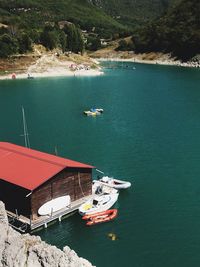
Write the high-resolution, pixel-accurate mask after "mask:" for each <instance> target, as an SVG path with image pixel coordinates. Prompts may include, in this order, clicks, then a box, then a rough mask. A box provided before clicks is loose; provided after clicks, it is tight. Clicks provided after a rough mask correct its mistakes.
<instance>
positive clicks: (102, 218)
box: [82, 209, 118, 226]
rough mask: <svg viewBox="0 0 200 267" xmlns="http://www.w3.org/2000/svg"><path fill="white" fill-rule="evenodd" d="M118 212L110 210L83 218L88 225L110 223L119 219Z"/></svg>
mask: <svg viewBox="0 0 200 267" xmlns="http://www.w3.org/2000/svg"><path fill="white" fill-rule="evenodd" d="M117 213H118V210H117V209H110V210H105V211H102V212H96V213H92V214H88V215H85V216H83V217H82V219H83V220H87V223H86V225H89V226H90V225H94V224H98V223H103V222H109V221H111V220H113V219H114V218H116V217H117Z"/></svg>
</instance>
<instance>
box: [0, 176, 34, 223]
mask: <svg viewBox="0 0 200 267" xmlns="http://www.w3.org/2000/svg"><path fill="white" fill-rule="evenodd" d="M29 193H30V191H29V190H27V189H25V188H22V187H20V186H17V185H14V184H11V183H8V182H6V181H3V180H0V199H1V201H3V202H4V203H5V207H6V210H8V211H11V212H13V213H15V214H16V215H23V216H26V217H28V218H29V217H30V214H31V202H30V198H29V197H27V195H28V194H29Z"/></svg>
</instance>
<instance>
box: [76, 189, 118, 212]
mask: <svg viewBox="0 0 200 267" xmlns="http://www.w3.org/2000/svg"><path fill="white" fill-rule="evenodd" d="M118 196H119V194H118V193H114V194H102V195H94V196H93V197H92V198H90V199H89V200H87V201H86V202H85V203H83V204H82V205H81V206H80V207H79V213H80V214H81V215H88V214H91V213H96V212H101V211H105V210H108V209H110V208H111V207H112V206H113V205H114V204H115V202H116V201H117V199H118Z"/></svg>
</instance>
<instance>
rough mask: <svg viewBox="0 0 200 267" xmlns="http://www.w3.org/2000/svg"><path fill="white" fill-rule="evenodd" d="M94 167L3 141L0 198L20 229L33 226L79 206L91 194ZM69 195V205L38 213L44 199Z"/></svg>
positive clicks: (59, 217) (0, 149) (0, 158)
mask: <svg viewBox="0 0 200 267" xmlns="http://www.w3.org/2000/svg"><path fill="white" fill-rule="evenodd" d="M92 169H93V166H90V165H87V164H83V163H80V162H77V161H73V160H70V159H66V158H61V157H58V156H54V155H51V154H47V153H43V152H39V151H36V150H33V149H30V148H26V147H22V146H18V145H15V144H11V143H7V142H0V200H1V201H3V202H4V203H5V206H6V210H7V213H8V217H9V221H10V223H11V224H12V222H13V226H14V227H16V228H19V230H27V229H29V230H33V229H36V228H38V227H40V226H42V225H45V226H47V223H48V222H50V221H52V220H55V219H57V218H58V219H59V220H60V219H61V217H62V216H64V215H66V214H67V213H69V212H72V211H74V210H76V209H78V207H79V206H80V204H82V203H83V201H84V200H85V199H86V198H87V197H88V196H90V195H91V194H92ZM66 195H69V196H70V198H71V205H70V208H69V207H68V208H65V209H62V210H60V211H58V212H56V213H55V214H51V215H48V216H39V215H38V209H39V208H40V207H41V206H42V205H43V204H44V203H46V202H48V201H50V200H52V199H55V198H58V197H61V196H66ZM20 222H21V224H20ZM16 225H18V226H16Z"/></svg>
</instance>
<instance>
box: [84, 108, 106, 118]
mask: <svg viewBox="0 0 200 267" xmlns="http://www.w3.org/2000/svg"><path fill="white" fill-rule="evenodd" d="M102 113H103V109H102V108H91V109H90V110H85V111H83V114H85V115H87V116H97V115H101V114H102Z"/></svg>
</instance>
